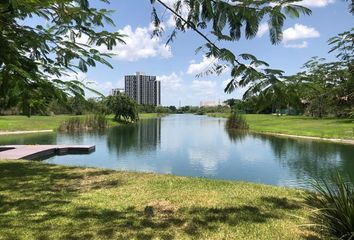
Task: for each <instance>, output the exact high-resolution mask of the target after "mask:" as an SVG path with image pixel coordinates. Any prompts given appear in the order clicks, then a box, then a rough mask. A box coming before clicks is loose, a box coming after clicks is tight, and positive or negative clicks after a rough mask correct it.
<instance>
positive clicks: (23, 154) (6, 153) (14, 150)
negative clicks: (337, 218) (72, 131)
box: [0, 145, 95, 160]
mask: <svg viewBox="0 0 354 240" xmlns="http://www.w3.org/2000/svg"><path fill="white" fill-rule="evenodd" d="M94 151H95V145H6V146H0V160H16V159H26V160H33V159H42V158H45V157H48V156H52V155H65V154H85V153H86V154H87V153H91V152H94Z"/></svg>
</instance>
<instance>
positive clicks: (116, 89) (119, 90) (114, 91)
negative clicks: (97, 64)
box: [111, 88, 124, 96]
mask: <svg viewBox="0 0 354 240" xmlns="http://www.w3.org/2000/svg"><path fill="white" fill-rule="evenodd" d="M120 93H124V88H113V89H112V90H111V96H116V95H118V94H120Z"/></svg>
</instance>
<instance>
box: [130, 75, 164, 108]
mask: <svg viewBox="0 0 354 240" xmlns="http://www.w3.org/2000/svg"><path fill="white" fill-rule="evenodd" d="M125 94H126V95H127V96H128V97H130V98H132V99H134V100H135V101H136V102H137V103H138V104H148V105H154V106H159V105H160V104H161V83H160V81H158V80H156V76H146V75H144V74H143V73H140V72H137V73H136V75H128V76H125Z"/></svg>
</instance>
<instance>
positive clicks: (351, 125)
mask: <svg viewBox="0 0 354 240" xmlns="http://www.w3.org/2000/svg"><path fill="white" fill-rule="evenodd" d="M210 116H213V117H227V116H228V114H223V113H217V114H210ZM245 117H246V119H247V122H248V124H249V126H250V130H251V131H255V132H271V133H283V134H291V135H299V136H313V137H323V138H342V139H354V120H353V119H315V118H311V117H304V116H274V115H270V114H269V115H266V114H247V115H245Z"/></svg>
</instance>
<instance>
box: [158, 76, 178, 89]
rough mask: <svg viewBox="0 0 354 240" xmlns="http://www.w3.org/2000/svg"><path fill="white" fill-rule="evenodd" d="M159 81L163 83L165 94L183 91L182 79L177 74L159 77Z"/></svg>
mask: <svg viewBox="0 0 354 240" xmlns="http://www.w3.org/2000/svg"><path fill="white" fill-rule="evenodd" d="M158 80H160V81H161V87H162V89H163V92H165V91H180V90H182V82H183V80H182V78H181V76H179V75H177V74H176V73H175V72H173V73H171V74H170V75H161V76H158Z"/></svg>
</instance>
